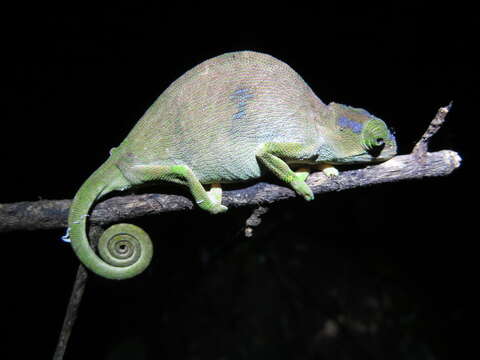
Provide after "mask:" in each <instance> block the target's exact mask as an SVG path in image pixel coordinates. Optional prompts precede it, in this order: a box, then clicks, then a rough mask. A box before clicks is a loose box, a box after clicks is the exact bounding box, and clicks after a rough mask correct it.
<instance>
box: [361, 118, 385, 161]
mask: <svg viewBox="0 0 480 360" xmlns="http://www.w3.org/2000/svg"><path fill="white" fill-rule="evenodd" d="M388 134H389V131H388V128H387V126H386V125H385V123H384V122H383V121H382V120H380V119H371V120H369V121H368V122H367V123H366V124H365V126H364V127H363V131H362V145H363V147H364V149H365V150H366V151H367V152H369V153H370V155H372V156H378V155H379V154H380V152H381V151H382V150H383V148H384V147H385V139H387V138H388Z"/></svg>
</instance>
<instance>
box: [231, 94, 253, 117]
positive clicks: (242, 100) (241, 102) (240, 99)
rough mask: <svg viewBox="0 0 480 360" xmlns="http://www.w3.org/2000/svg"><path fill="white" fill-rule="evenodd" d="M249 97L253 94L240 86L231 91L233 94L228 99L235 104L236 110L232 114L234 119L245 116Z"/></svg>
mask: <svg viewBox="0 0 480 360" xmlns="http://www.w3.org/2000/svg"><path fill="white" fill-rule="evenodd" d="M251 98H253V94H252V93H251V92H250V90H249V89H246V88H242V89H238V90H235V91H234V92H233V94H232V95H231V96H230V100H232V101H233V102H234V103H235V104H236V105H237V112H236V113H235V114H233V115H232V118H233V119H234V120H238V119H241V118H242V117H244V116H245V114H246V107H247V103H248V100H249V99H251Z"/></svg>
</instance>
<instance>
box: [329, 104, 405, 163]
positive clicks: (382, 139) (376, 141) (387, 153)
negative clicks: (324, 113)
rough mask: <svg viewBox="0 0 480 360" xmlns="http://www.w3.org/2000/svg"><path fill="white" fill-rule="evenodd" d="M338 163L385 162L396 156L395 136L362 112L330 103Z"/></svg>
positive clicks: (371, 116) (368, 114)
mask: <svg viewBox="0 0 480 360" xmlns="http://www.w3.org/2000/svg"><path fill="white" fill-rule="evenodd" d="M328 106H329V108H330V109H331V111H332V115H333V121H334V122H335V124H334V129H335V138H336V139H337V141H336V143H335V144H336V145H335V147H336V149H335V150H336V151H335V153H336V154H337V159H336V161H335V162H338V163H370V162H380V161H386V160H388V159H390V158H392V157H393V156H395V154H396V153H397V143H396V141H395V136H394V135H393V134H392V132H391V131H390V130H389V129H388V127H387V125H385V123H384V122H383V120H381V119H379V118H377V117H375V116H373V115H371V114H370V113H369V112H367V111H366V110H364V109H359V108H353V107H350V106H347V105H342V104H337V103H330V104H329V105H328Z"/></svg>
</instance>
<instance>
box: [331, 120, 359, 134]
mask: <svg viewBox="0 0 480 360" xmlns="http://www.w3.org/2000/svg"><path fill="white" fill-rule="evenodd" d="M337 124H338V125H339V126H341V127H343V128H348V129H350V130H352V132H353V133H355V134H360V133H361V132H362V128H363V124H362V123H359V122H357V121H355V120H352V119H350V118H348V117H346V116H342V117H340V118H339V119H338V120H337Z"/></svg>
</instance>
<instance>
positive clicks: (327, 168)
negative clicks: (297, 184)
mask: <svg viewBox="0 0 480 360" xmlns="http://www.w3.org/2000/svg"><path fill="white" fill-rule="evenodd" d="M318 170H320V171H321V172H323V173H324V174H325V175H326V176H327V177H329V178H332V177H335V176H338V175H339V174H340V173H339V171H338V170H337V168H336V167H334V166H332V165H328V164H320V165H318Z"/></svg>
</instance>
